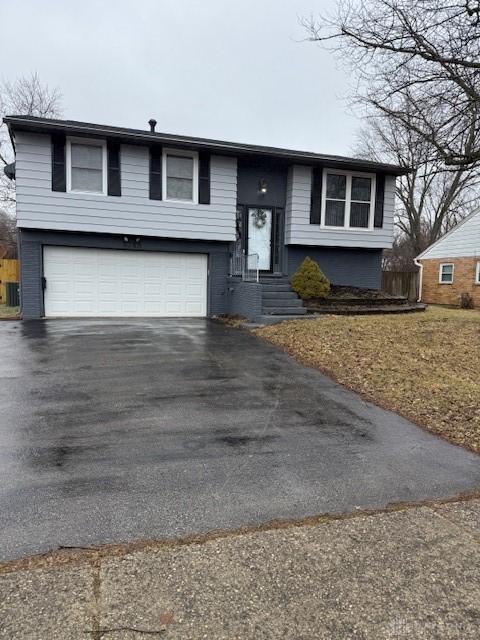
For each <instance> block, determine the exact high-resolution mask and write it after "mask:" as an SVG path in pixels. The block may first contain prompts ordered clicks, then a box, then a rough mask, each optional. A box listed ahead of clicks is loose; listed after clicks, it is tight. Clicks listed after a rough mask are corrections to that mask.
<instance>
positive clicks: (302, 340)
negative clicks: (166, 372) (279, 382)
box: [254, 308, 480, 452]
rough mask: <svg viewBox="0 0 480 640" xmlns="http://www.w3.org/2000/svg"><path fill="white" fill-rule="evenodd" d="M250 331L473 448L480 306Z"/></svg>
mask: <svg viewBox="0 0 480 640" xmlns="http://www.w3.org/2000/svg"><path fill="white" fill-rule="evenodd" d="M254 333H255V334H256V335H258V336H260V337H261V338H264V339H265V340H268V341H269V342H271V343H273V344H275V345H277V346H279V347H281V348H283V349H285V351H287V352H288V353H289V354H290V355H292V356H294V357H295V358H296V359H297V360H299V361H300V362H302V363H304V364H307V365H310V366H313V367H316V368H319V369H321V370H322V371H324V372H326V373H327V374H329V375H331V376H332V377H333V378H335V379H336V380H338V381H339V382H340V383H341V384H343V385H345V386H346V387H348V388H350V389H353V390H354V391H357V392H359V393H362V394H363V395H364V396H365V397H366V398H368V399H369V400H371V401H373V402H375V403H377V404H379V405H381V406H383V407H386V408H389V409H392V410H393V411H396V412H398V413H400V414H402V415H404V416H405V417H406V418H409V419H410V420H412V421H413V422H416V423H417V424H419V425H420V426H422V427H424V428H426V429H428V430H429V431H432V432H433V433H436V434H438V435H440V436H442V437H444V438H447V439H448V440H450V441H452V442H455V443H456V444H459V445H462V446H464V447H467V448H469V449H472V450H473V451H477V452H480V312H478V311H463V310H457V309H444V308H429V309H428V310H427V311H426V312H425V313H417V314H411V315H400V316H398V315H397V316H393V315H377V316H370V317H367V316H347V317H341V316H324V317H321V318H318V319H315V320H297V321H293V322H283V323H281V324H278V325H274V326H269V327H263V328H261V329H256V330H254Z"/></svg>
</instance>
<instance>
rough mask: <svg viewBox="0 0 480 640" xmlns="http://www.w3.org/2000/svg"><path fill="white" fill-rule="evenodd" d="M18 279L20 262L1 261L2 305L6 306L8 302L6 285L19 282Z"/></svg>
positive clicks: (0, 299) (0, 289)
mask: <svg viewBox="0 0 480 640" xmlns="http://www.w3.org/2000/svg"><path fill="white" fill-rule="evenodd" d="M18 279H19V268H18V260H3V259H2V260H0V304H5V302H6V300H7V293H6V290H5V283H6V282H18Z"/></svg>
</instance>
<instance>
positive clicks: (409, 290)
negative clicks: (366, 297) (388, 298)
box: [382, 271, 420, 300]
mask: <svg viewBox="0 0 480 640" xmlns="http://www.w3.org/2000/svg"><path fill="white" fill-rule="evenodd" d="M419 280H420V277H419V272H418V271H383V272H382V291H385V293H389V294H390V295H392V296H405V297H406V298H408V299H409V300H417V299H418V287H419Z"/></svg>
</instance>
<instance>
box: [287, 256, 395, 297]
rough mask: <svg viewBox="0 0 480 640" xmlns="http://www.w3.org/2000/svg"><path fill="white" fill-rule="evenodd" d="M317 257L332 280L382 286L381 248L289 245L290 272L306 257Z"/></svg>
mask: <svg viewBox="0 0 480 640" xmlns="http://www.w3.org/2000/svg"><path fill="white" fill-rule="evenodd" d="M307 256H308V257H310V258H312V260H315V262H317V263H318V264H319V266H320V268H321V269H322V271H323V273H324V274H325V275H326V276H327V278H328V279H329V280H330V282H331V283H332V284H337V285H343V286H349V287H364V288H366V289H380V287H381V283H382V250H381V249H348V248H335V247H298V246H293V245H291V246H289V247H288V248H287V272H288V275H289V276H291V275H292V274H293V273H295V271H296V270H297V269H298V267H299V266H300V264H301V263H302V262H303V260H304V259H305V258H306V257H307Z"/></svg>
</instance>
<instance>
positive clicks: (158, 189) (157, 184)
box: [150, 146, 162, 200]
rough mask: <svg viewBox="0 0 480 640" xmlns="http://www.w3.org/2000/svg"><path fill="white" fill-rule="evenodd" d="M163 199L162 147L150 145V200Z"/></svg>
mask: <svg viewBox="0 0 480 640" xmlns="http://www.w3.org/2000/svg"><path fill="white" fill-rule="evenodd" d="M161 199H162V147H159V146H154V147H150V200H161Z"/></svg>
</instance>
